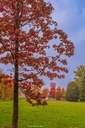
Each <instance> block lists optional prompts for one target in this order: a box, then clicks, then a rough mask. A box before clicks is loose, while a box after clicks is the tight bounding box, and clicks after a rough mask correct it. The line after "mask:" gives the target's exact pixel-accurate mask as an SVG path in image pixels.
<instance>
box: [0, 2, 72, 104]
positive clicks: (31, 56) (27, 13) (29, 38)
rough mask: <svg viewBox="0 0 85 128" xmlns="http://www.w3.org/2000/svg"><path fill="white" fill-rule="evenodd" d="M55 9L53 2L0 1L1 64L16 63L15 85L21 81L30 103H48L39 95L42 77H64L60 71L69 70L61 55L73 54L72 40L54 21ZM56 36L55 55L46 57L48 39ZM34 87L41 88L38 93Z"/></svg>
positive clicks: (22, 88)
mask: <svg viewBox="0 0 85 128" xmlns="http://www.w3.org/2000/svg"><path fill="white" fill-rule="evenodd" d="M52 10H53V7H52V5H51V4H49V3H48V4H46V3H45V2H44V1H43V0H38V1H35V0H0V12H1V15H0V63H4V64H12V65H14V70H13V72H14V74H13V73H12V74H13V76H15V77H14V84H16V83H19V87H20V88H21V90H22V92H23V93H24V94H25V96H26V98H27V101H28V102H29V103H31V104H33V103H32V99H33V100H36V102H37V103H36V104H37V105H39V104H40V105H41V104H43V105H44V104H46V102H44V101H43V98H42V96H41V94H40V88H41V87H42V85H44V83H43V80H42V79H40V76H41V75H42V76H47V77H49V78H50V79H53V78H55V77H57V78H64V74H61V73H60V72H66V73H67V72H68V70H67V68H66V67H65V66H64V65H67V61H66V59H64V60H62V59H61V58H62V55H66V56H68V57H70V56H72V55H73V54H74V46H73V43H72V42H71V41H70V40H69V39H68V37H67V35H66V34H65V33H64V32H63V31H62V30H59V29H58V28H57V23H56V22H55V21H53V20H52V18H51V13H52ZM51 26H53V27H51ZM24 27H27V28H26V30H25V29H24ZM56 38H57V39H59V40H60V42H59V43H57V41H55V43H53V44H51V46H53V47H52V50H54V51H55V54H54V55H53V56H52V55H51V56H47V49H49V48H50V46H49V41H50V40H52V39H56ZM59 63H60V65H61V64H62V65H61V66H60V65H59ZM16 74H17V75H16ZM6 82H7V81H6ZM29 82H30V83H31V84H30V85H29ZM35 86H37V87H38V88H39V92H38V93H37V94H35V91H34V87H35ZM52 90H53V88H52ZM54 90H55V89H54ZM53 95H54V94H53ZM53 97H54V96H53ZM33 105H34V104H33Z"/></svg>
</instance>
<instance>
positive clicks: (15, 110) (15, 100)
mask: <svg viewBox="0 0 85 128" xmlns="http://www.w3.org/2000/svg"><path fill="white" fill-rule="evenodd" d="M14 66H15V72H14V97H13V119H12V126H13V128H18V76H19V73H18V39H16V43H15V64H14Z"/></svg>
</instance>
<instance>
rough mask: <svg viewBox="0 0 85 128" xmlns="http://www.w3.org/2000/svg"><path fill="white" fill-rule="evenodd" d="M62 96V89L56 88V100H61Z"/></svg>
mask: <svg viewBox="0 0 85 128" xmlns="http://www.w3.org/2000/svg"><path fill="white" fill-rule="evenodd" d="M62 98H63V95H62V90H61V88H60V87H58V88H57V89H56V100H61V99H62Z"/></svg>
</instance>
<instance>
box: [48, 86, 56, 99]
mask: <svg viewBox="0 0 85 128" xmlns="http://www.w3.org/2000/svg"><path fill="white" fill-rule="evenodd" d="M49 98H52V99H55V98H56V86H55V85H54V84H53V85H51V87H50V91H49Z"/></svg>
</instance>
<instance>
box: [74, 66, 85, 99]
mask: <svg viewBox="0 0 85 128" xmlns="http://www.w3.org/2000/svg"><path fill="white" fill-rule="evenodd" d="M74 73H75V78H74V81H75V83H76V84H77V85H78V86H79V89H80V100H81V101H85V66H79V67H78V68H77V70H76V71H75V72H74Z"/></svg>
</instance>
